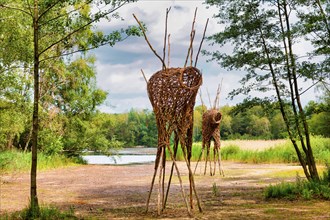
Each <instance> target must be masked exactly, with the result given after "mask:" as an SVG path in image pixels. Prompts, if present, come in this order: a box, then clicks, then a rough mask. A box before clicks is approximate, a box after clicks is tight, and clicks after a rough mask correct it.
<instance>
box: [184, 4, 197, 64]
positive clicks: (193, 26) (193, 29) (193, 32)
mask: <svg viewBox="0 0 330 220" xmlns="http://www.w3.org/2000/svg"><path fill="white" fill-rule="evenodd" d="M196 14H197V8H196V9H195V15H194V19H193V23H192V25H191V32H190V45H189V48H188V53H187V57H186V61H185V63H184V67H186V66H187V62H188V58H189V54H190V50H191V48H192V44H193V41H194V37H195V21H196Z"/></svg>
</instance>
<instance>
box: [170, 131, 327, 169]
mask: <svg viewBox="0 0 330 220" xmlns="http://www.w3.org/2000/svg"><path fill="white" fill-rule="evenodd" d="M311 143H312V148H313V153H314V157H315V161H316V163H318V164H327V163H329V164H330V138H322V137H312V138H311ZM212 146H213V144H212ZM243 148H244V146H238V145H235V144H231V145H227V146H225V147H222V148H221V159H222V160H230V161H240V162H245V163H298V162H299V161H298V157H297V154H296V152H295V149H294V147H293V145H292V143H291V142H290V141H289V140H288V141H286V142H285V143H282V144H278V145H276V146H274V147H270V148H266V149H264V150H246V149H243ZM201 150H202V146H201V143H194V144H193V147H192V157H191V161H197V160H198V158H199V156H200V153H201ZM210 157H211V158H212V157H213V148H212V147H211V150H210ZM167 159H170V156H169V153H168V152H167ZM176 159H177V160H184V157H183V153H182V150H181V148H180V147H179V149H178V152H177V157H176Z"/></svg>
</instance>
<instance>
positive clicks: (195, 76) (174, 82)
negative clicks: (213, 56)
mask: <svg viewBox="0 0 330 220" xmlns="http://www.w3.org/2000/svg"><path fill="white" fill-rule="evenodd" d="M201 84H202V74H201V73H200V71H199V70H198V69H197V68H195V67H191V66H190V67H186V68H167V69H165V70H160V71H158V72H156V73H155V74H153V75H152V76H151V78H150V79H149V81H148V85H147V89H148V95H149V99H150V102H151V104H152V106H153V110H154V113H155V115H156V120H157V127H158V136H159V137H158V138H162V139H163V142H165V143H159V145H163V146H166V145H168V144H169V138H170V135H171V133H172V132H173V131H175V132H176V134H177V135H178V136H179V140H180V142H181V144H183V142H184V141H183V140H184V139H185V138H186V137H185V135H186V133H187V130H188V129H189V128H190V127H191V126H192V124H193V110H194V105H195V100H196V95H197V92H198V89H199V87H200V85H201ZM184 145H185V144H184ZM182 147H185V146H182ZM190 148H191V147H190ZM187 150H188V152H189V151H190V149H187ZM189 159H190V158H189Z"/></svg>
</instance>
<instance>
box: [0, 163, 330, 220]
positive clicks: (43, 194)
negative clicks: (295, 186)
mask: <svg viewBox="0 0 330 220" xmlns="http://www.w3.org/2000/svg"><path fill="white" fill-rule="evenodd" d="M169 166H170V163H168V168H167V171H168V170H170V168H169ZM179 166H180V171H181V172H182V176H183V181H184V185H185V187H188V182H187V181H188V177H187V171H186V167H185V164H183V163H181V162H180V163H179ZM153 167H154V165H153V164H144V165H130V166H99V165H84V166H77V167H68V168H61V169H56V170H50V171H43V172H39V173H38V197H39V200H40V203H41V204H43V205H49V204H52V205H55V206H56V207H59V208H60V209H63V210H68V209H73V210H74V212H75V214H76V215H77V216H79V217H81V218H82V219H90V218H92V219H152V218H157V194H156V193H157V189H158V186H157V184H156V185H155V187H154V190H153V195H152V199H151V204H150V207H149V212H148V213H145V212H144V211H145V203H146V199H147V195H148V190H149V187H150V182H151V176H152V174H153ZM193 167H194V164H193ZM224 169H225V174H226V176H225V177H220V176H219V174H218V175H216V176H213V177H211V176H209V175H206V176H204V175H200V174H199V169H198V171H197V174H196V175H195V184H196V187H197V191H198V193H199V197H200V200H201V201H202V207H203V209H204V213H203V214H201V213H199V212H198V209H197V208H196V209H195V210H194V215H195V218H196V219H211V218H213V219H228V218H229V219H274V218H275V217H276V219H280V218H285V217H286V219H288V218H289V219H330V214H329V212H328V210H329V209H328V208H329V207H330V203H329V202H326V201H283V200H281V201H274V200H272V201H265V200H264V199H263V198H262V190H263V188H264V187H265V186H268V185H269V184H270V183H274V184H275V183H279V182H281V181H293V180H294V179H295V176H296V172H297V171H299V172H301V171H300V170H301V169H300V167H299V166H289V165H284V164H270V165H269V164H262V165H260V164H259V165H255V164H242V163H234V162H224ZM283 176H286V177H285V178H283ZM287 176H289V177H287ZM186 192H187V191H186ZM0 195H1V197H0V214H1V213H2V214H3V213H5V212H13V211H16V210H20V209H23V208H25V207H26V206H27V205H28V200H29V174H19V175H18V174H17V175H6V176H5V175H2V176H1V185H0ZM0 218H1V216H0ZM162 218H173V219H186V218H188V214H187V211H186V208H185V205H184V201H183V199H182V197H181V193H180V187H179V182H178V179H177V177H174V179H173V183H172V185H171V191H170V195H169V200H168V206H167V209H166V210H165V212H164V214H163V215H162Z"/></svg>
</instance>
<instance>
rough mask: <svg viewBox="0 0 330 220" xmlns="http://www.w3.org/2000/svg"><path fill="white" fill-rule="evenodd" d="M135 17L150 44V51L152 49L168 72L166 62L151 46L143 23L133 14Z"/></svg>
mask: <svg viewBox="0 0 330 220" xmlns="http://www.w3.org/2000/svg"><path fill="white" fill-rule="evenodd" d="M133 17H134V18H135V20H136V22H137V23H138V24H139V26H140V28H141V30H142V33H143V36H144V39H145V40H146V41H147V43H148V45H149V47H150V49H151V50H152V52H153V53H154V54H155V55H156V57H158V59H159V60H160V61H161V62H162V64H163V68H164V69H165V70H166V65H165V62H164V60H163V59H162V58H161V57H160V56H159V55H158V54H157V52H156V51H155V49H154V48H153V47H152V46H151V44H150V42H149V40H148V38H147V35H146V32H145V30H144V27H143V25H142V24H141V22H140V21H139V20H138V19H137V17H136V16H135V14H133Z"/></svg>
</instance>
